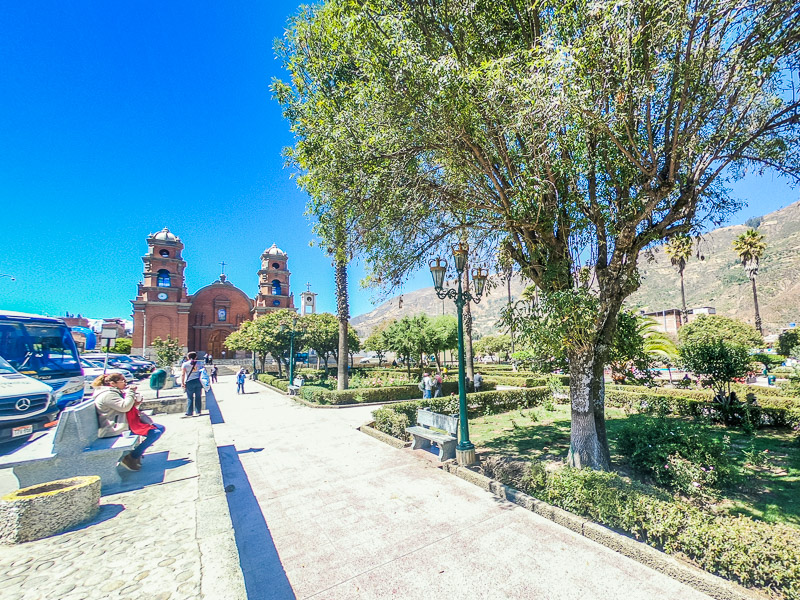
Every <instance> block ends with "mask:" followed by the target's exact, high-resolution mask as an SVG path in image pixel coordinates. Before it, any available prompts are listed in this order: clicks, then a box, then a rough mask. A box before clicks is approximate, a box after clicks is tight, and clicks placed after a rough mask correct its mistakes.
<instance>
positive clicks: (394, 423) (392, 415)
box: [372, 387, 552, 441]
mask: <svg viewBox="0 0 800 600" xmlns="http://www.w3.org/2000/svg"><path fill="white" fill-rule="evenodd" d="M549 399H552V394H551V392H550V388H546V387H539V388H531V389H519V390H496V391H489V392H477V393H473V394H467V403H468V405H469V406H468V408H469V411H470V414H471V415H475V414H493V413H500V412H505V411H508V410H513V409H520V408H531V407H534V406H539V405H541V404H544V402H546V401H547V400H549ZM423 407H429V408H430V409H431V410H433V411H434V412H437V413H441V414H456V413H458V398H457V397H455V396H443V397H441V398H429V399H425V400H415V401H413V402H399V403H397V404H389V405H388V406H384V407H381V408H379V409H377V410H374V411H372V416H373V417H374V418H375V429H377V430H379V431H382V432H383V433H386V434H388V435H391V436H392V437H396V438H399V439H401V440H406V441H408V440H409V439H411V438H410V436H409V435H408V434H407V433H406V431H405V429H406V427H409V426H410V425H412V424H414V423H416V419H417V409H419V408H423Z"/></svg>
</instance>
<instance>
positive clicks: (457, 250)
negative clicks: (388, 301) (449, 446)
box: [428, 242, 489, 465]
mask: <svg viewBox="0 0 800 600" xmlns="http://www.w3.org/2000/svg"><path fill="white" fill-rule="evenodd" d="M468 255H469V246H468V245H467V243H466V242H458V243H457V244H454V245H453V261H454V262H455V268H456V274H457V280H458V286H457V287H456V289H453V288H447V289H445V287H444V276H445V273H446V272H447V261H446V260H443V259H441V258H434V259H433V260H432V261H430V262H429V263H428V266H429V267H430V269H431V276H432V277H433V287H434V289H435V290H436V295H437V296H438V297H439V298H440V299H442V300H444V299H445V298H450V299H451V300H453V301H454V302H455V305H456V315H457V317H458V422H459V429H460V436H459V441H458V445H457V446H456V460H457V461H458V464H460V465H471V464H473V463H474V462H475V446H474V445H473V443H472V442H471V441H470V440H469V420H468V416H467V386H466V374H465V369H464V306H465V305H466V303H467V302H474V303H475V304H477V303H478V302H480V301H481V296H483V288H484V286H485V285H486V278H487V276H488V275H489V272H488V270H486V269H483V268H481V267H478V268H476V269H472V272H471V275H472V281H473V282H474V284H475V294H474V295H473V294H470V293H469V292H466V291H464V290H463V289H462V287H461V275H462V274H463V273H464V268H465V267H466V265H467V256H468Z"/></svg>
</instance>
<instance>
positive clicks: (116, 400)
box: [92, 373, 166, 471]
mask: <svg viewBox="0 0 800 600" xmlns="http://www.w3.org/2000/svg"><path fill="white" fill-rule="evenodd" d="M92 387H94V388H95V392H94V394H92V401H93V402H94V407H95V410H96V411H97V437H100V438H107V437H116V436H118V435H122V434H123V433H125V432H126V431H131V432H132V433H134V434H136V435H139V436H143V437H144V439H143V440H142V441H141V443H140V444H139V445H138V446H137V447H136V448H134V450H133V451H132V452H130V453H129V454H126V455H125V456H123V457H122V460H120V461H119V462H120V464H121V465H122V466H123V467H125V468H126V469H128V470H129V471H138V470H140V469H141V468H142V454H144V451H145V450H147V449H148V448H149V447H150V446H152V445H153V444H154V443H155V442H156V440H158V438H160V437H161V435H162V434H163V433H164V431H166V428H165V427H164V426H163V425H159V424H157V423H153V421H152V419H150V417H148V416H147V415H144V414H142V413H140V412H139V405H140V404H141V403H142V400H141V397H139V396H138V395H137V394H136V387H135V386H131V387H130V388H129V389H128V390H127V391H125V388H126V387H127V382H126V381H125V377H123V376H122V375H121V374H120V373H108V374H106V375H100V376H99V377H97V379H95V380H94V381H93V382H92Z"/></svg>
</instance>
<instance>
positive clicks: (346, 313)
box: [335, 232, 350, 390]
mask: <svg viewBox="0 0 800 600" xmlns="http://www.w3.org/2000/svg"><path fill="white" fill-rule="evenodd" d="M342 235H343V232H342ZM335 264H336V307H337V315H336V316H337V317H338V318H339V352H338V353H337V354H338V356H337V359H338V360H337V361H336V366H337V377H336V389H337V390H346V389H347V356H348V354H349V352H348V347H347V328H348V321H349V320H350V304H349V302H348V299H347V256H346V249H345V248H344V243H343V242H342V243H340V244H337V248H336V257H335Z"/></svg>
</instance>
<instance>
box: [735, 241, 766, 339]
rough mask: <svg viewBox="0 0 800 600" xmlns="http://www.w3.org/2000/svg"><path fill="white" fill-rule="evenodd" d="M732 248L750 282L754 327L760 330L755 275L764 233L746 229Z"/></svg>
mask: <svg viewBox="0 0 800 600" xmlns="http://www.w3.org/2000/svg"><path fill="white" fill-rule="evenodd" d="M733 249H734V251H735V252H736V254H738V255H739V259H740V260H741V261H742V266H743V267H744V270H745V272H746V273H747V276H748V277H749V278H750V283H751V284H752V285H753V305H754V306H755V311H756V329H758V333H760V334H761V335H764V332H763V331H761V315H760V314H759V313H758V293H757V292H756V275H758V261H759V259H760V258H761V257H762V256H764V252H765V251H766V249H767V245H766V244H765V243H764V234H763V233H759V232H758V231H756V230H755V229H752V228H751V229H748V230H747V231H745V232H744V233H743V234H742V235H740V236H739V237H737V238H736V239H735V240H733Z"/></svg>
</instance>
